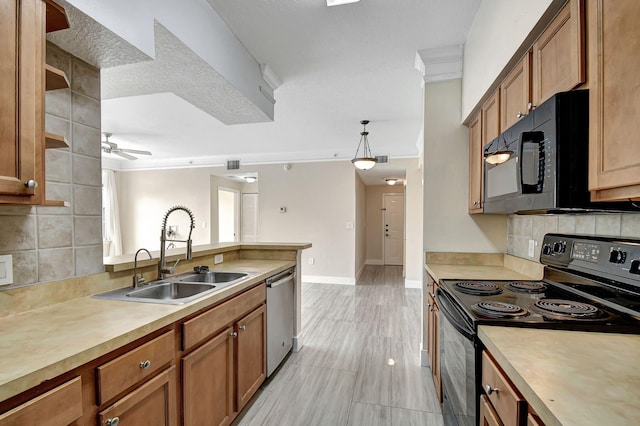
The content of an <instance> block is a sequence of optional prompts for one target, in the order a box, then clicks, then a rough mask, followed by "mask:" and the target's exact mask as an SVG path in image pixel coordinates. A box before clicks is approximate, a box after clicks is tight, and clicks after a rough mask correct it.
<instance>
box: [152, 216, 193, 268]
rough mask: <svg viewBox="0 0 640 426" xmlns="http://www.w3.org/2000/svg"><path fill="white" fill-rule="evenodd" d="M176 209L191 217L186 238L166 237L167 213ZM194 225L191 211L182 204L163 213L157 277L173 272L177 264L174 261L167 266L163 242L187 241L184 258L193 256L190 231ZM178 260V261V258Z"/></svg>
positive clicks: (189, 258) (188, 258)
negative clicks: (171, 264)
mask: <svg viewBox="0 0 640 426" xmlns="http://www.w3.org/2000/svg"><path fill="white" fill-rule="evenodd" d="M176 210H182V211H184V212H186V213H187V214H188V215H189V218H190V219H191V226H190V227H189V236H188V237H187V239H186V240H175V239H167V219H168V218H169V215H170V214H171V213H173V212H174V211H176ZM195 227H196V220H195V216H194V215H193V212H191V210H189V209H188V208H186V207H184V206H173V207H171V208H170V209H169V210H168V211H167V213H165V215H164V219H163V220H162V231H161V232H160V262H158V278H159V279H164V278H165V275H166V274H173V273H174V272H175V268H176V266H177V265H178V262H176V263H175V264H174V265H173V266H172V267H167V265H166V260H165V244H166V243H167V242H168V241H169V242H186V243H187V254H186V259H187V260H191V258H192V257H193V253H192V246H193V243H192V241H191V233H192V232H193V228H195ZM178 261H180V260H179V259H178Z"/></svg>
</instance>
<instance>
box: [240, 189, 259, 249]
mask: <svg viewBox="0 0 640 426" xmlns="http://www.w3.org/2000/svg"><path fill="white" fill-rule="evenodd" d="M242 241H244V242H249V243H255V242H257V241H258V194H242Z"/></svg>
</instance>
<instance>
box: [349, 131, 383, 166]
mask: <svg viewBox="0 0 640 426" xmlns="http://www.w3.org/2000/svg"><path fill="white" fill-rule="evenodd" d="M360 124H362V132H360V143H358V149H356V155H355V156H354V158H353V160H351V162H352V163H353V165H354V166H356V167H357V168H358V169H360V170H369V169H370V168H372V167H373V166H375V165H376V163H377V162H378V160H376V158H375V157H374V156H373V154H372V153H371V148H370V147H369V140H368V139H367V136H368V135H369V132H367V124H369V120H362V121H361V122H360ZM360 147H362V150H360Z"/></svg>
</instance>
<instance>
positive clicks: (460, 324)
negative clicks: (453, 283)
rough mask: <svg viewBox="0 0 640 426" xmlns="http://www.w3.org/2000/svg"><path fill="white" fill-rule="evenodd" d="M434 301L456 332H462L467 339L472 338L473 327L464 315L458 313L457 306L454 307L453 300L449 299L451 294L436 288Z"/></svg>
mask: <svg viewBox="0 0 640 426" xmlns="http://www.w3.org/2000/svg"><path fill="white" fill-rule="evenodd" d="M436 301H437V302H438V307H439V308H440V311H441V312H442V313H443V314H444V316H445V317H446V319H447V320H449V323H451V325H452V326H453V328H455V329H456V330H457V331H458V333H460V334H462V335H463V336H464V337H466V338H467V339H468V340H473V336H474V335H475V333H474V331H473V327H472V326H471V325H469V324H468V322H467V321H466V320H465V317H464V316H463V314H462V313H460V311H459V308H457V307H456V304H455V302H454V301H453V300H452V299H451V296H449V295H448V294H446V293H445V292H444V291H442V290H441V289H437V290H436Z"/></svg>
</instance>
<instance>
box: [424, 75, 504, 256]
mask: <svg viewBox="0 0 640 426" xmlns="http://www.w3.org/2000/svg"><path fill="white" fill-rule="evenodd" d="M460 91H461V81H460V80H459V79H458V80H449V81H445V82H438V83H429V84H426V86H425V114H424V223H423V227H424V250H425V251H452V252H491V253H501V252H504V251H505V249H506V238H507V222H506V216H504V215H489V214H486V215H469V214H468V213H467V210H468V209H467V200H468V190H469V141H468V138H469V132H468V129H467V127H465V126H463V125H461V124H460V123H461V119H460V102H461V96H460V94H461V93H460Z"/></svg>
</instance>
